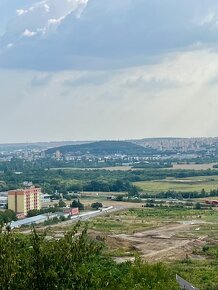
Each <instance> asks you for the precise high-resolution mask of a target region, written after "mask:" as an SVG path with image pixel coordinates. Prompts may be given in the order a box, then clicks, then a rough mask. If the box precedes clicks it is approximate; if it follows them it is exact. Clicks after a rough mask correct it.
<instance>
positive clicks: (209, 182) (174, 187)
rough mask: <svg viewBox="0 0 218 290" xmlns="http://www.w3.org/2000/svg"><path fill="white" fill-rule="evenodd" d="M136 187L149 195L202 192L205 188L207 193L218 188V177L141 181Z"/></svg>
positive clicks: (136, 183)
mask: <svg viewBox="0 0 218 290" xmlns="http://www.w3.org/2000/svg"><path fill="white" fill-rule="evenodd" d="M134 185H136V186H138V187H139V188H141V189H142V190H143V191H145V192H147V193H154V194H155V193H158V192H166V191H169V190H171V191H177V192H186V191H198V192H199V191H201V190H202V189H203V188H204V189H205V191H207V192H208V191H210V190H212V189H217V188H218V176H210V177H208V176H198V177H189V178H183V179H179V178H178V179H170V178H169V179H164V180H154V181H140V182H135V183H134Z"/></svg>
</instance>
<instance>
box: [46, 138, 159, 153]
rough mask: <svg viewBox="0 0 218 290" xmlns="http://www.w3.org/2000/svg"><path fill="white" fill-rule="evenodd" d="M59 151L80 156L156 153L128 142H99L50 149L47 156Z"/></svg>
mask: <svg viewBox="0 0 218 290" xmlns="http://www.w3.org/2000/svg"><path fill="white" fill-rule="evenodd" d="M57 150H59V151H60V152H61V153H63V154H66V153H80V154H86V153H90V154H94V155H101V154H126V155H134V154H137V155H149V154H154V153H156V151H155V150H154V149H151V148H145V147H142V146H140V145H136V144H134V143H131V142H127V141H98V142H93V143H87V144H80V145H66V146H61V147H55V148H50V149H48V150H46V153H47V154H53V153H55V152H56V151H57Z"/></svg>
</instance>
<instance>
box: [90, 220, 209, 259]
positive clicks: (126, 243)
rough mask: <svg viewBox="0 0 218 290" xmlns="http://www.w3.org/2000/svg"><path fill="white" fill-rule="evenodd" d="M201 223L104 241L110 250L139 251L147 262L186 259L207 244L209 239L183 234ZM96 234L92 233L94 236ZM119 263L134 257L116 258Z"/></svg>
mask: <svg viewBox="0 0 218 290" xmlns="http://www.w3.org/2000/svg"><path fill="white" fill-rule="evenodd" d="M199 226H200V223H198V222H194V223H185V224H183V223H174V224H167V225H165V226H163V227H160V228H156V229H153V230H147V231H144V232H139V233H134V234H118V235H108V236H104V237H103V239H104V241H105V242H106V244H107V245H108V246H109V248H110V249H113V250H114V249H123V250H125V251H127V256H128V253H129V251H132V250H134V251H137V252H138V253H139V255H140V256H141V257H142V258H143V259H144V260H147V261H150V262H153V261H172V260H177V259H183V258H186V257H187V256H188V255H191V254H192V250H193V247H200V246H202V245H204V244H205V243H206V238H207V237H205V236H204V237H200V236H199V237H198V238H196V237H193V238H190V237H186V236H184V237H183V236H182V235H181V234H180V235H179V236H178V234H179V233H181V232H183V233H184V232H188V231H190V230H195V229H196V228H197V227H199ZM94 235H95V234H94V233H92V236H94ZM115 260H116V261H117V262H123V261H126V260H131V261H132V260H133V258H132V257H125V256H122V257H115Z"/></svg>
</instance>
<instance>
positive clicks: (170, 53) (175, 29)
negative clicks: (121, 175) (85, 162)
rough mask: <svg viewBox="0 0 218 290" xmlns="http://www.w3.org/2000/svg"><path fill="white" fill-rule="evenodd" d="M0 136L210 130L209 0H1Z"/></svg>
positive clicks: (216, 15) (216, 78)
mask: <svg viewBox="0 0 218 290" xmlns="http://www.w3.org/2000/svg"><path fill="white" fill-rule="evenodd" d="M0 88H1V89H0V132H1V134H0V143H8V142H36V141H54V140H72V141H73V140H100V139H104V140H105V139H107V140H109V139H110V140H111V139H115V140H121V139H135V138H144V137H170V136H174V137H197V136H199V137H200V136H218V114H217V112H218V1H217V0H183V1H180V0H164V1H163V0H152V1H151V0H110V1H108V0H42V1H38V0H28V1H26V0H16V1H8V0H0Z"/></svg>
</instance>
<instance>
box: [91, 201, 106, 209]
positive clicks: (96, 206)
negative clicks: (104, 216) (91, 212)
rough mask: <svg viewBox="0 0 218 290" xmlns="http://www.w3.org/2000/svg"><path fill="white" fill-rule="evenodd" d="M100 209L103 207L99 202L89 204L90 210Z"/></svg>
mask: <svg viewBox="0 0 218 290" xmlns="http://www.w3.org/2000/svg"><path fill="white" fill-rule="evenodd" d="M100 207H103V205H102V203H101V202H93V203H92V204H91V208H93V209H99V208H100Z"/></svg>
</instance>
